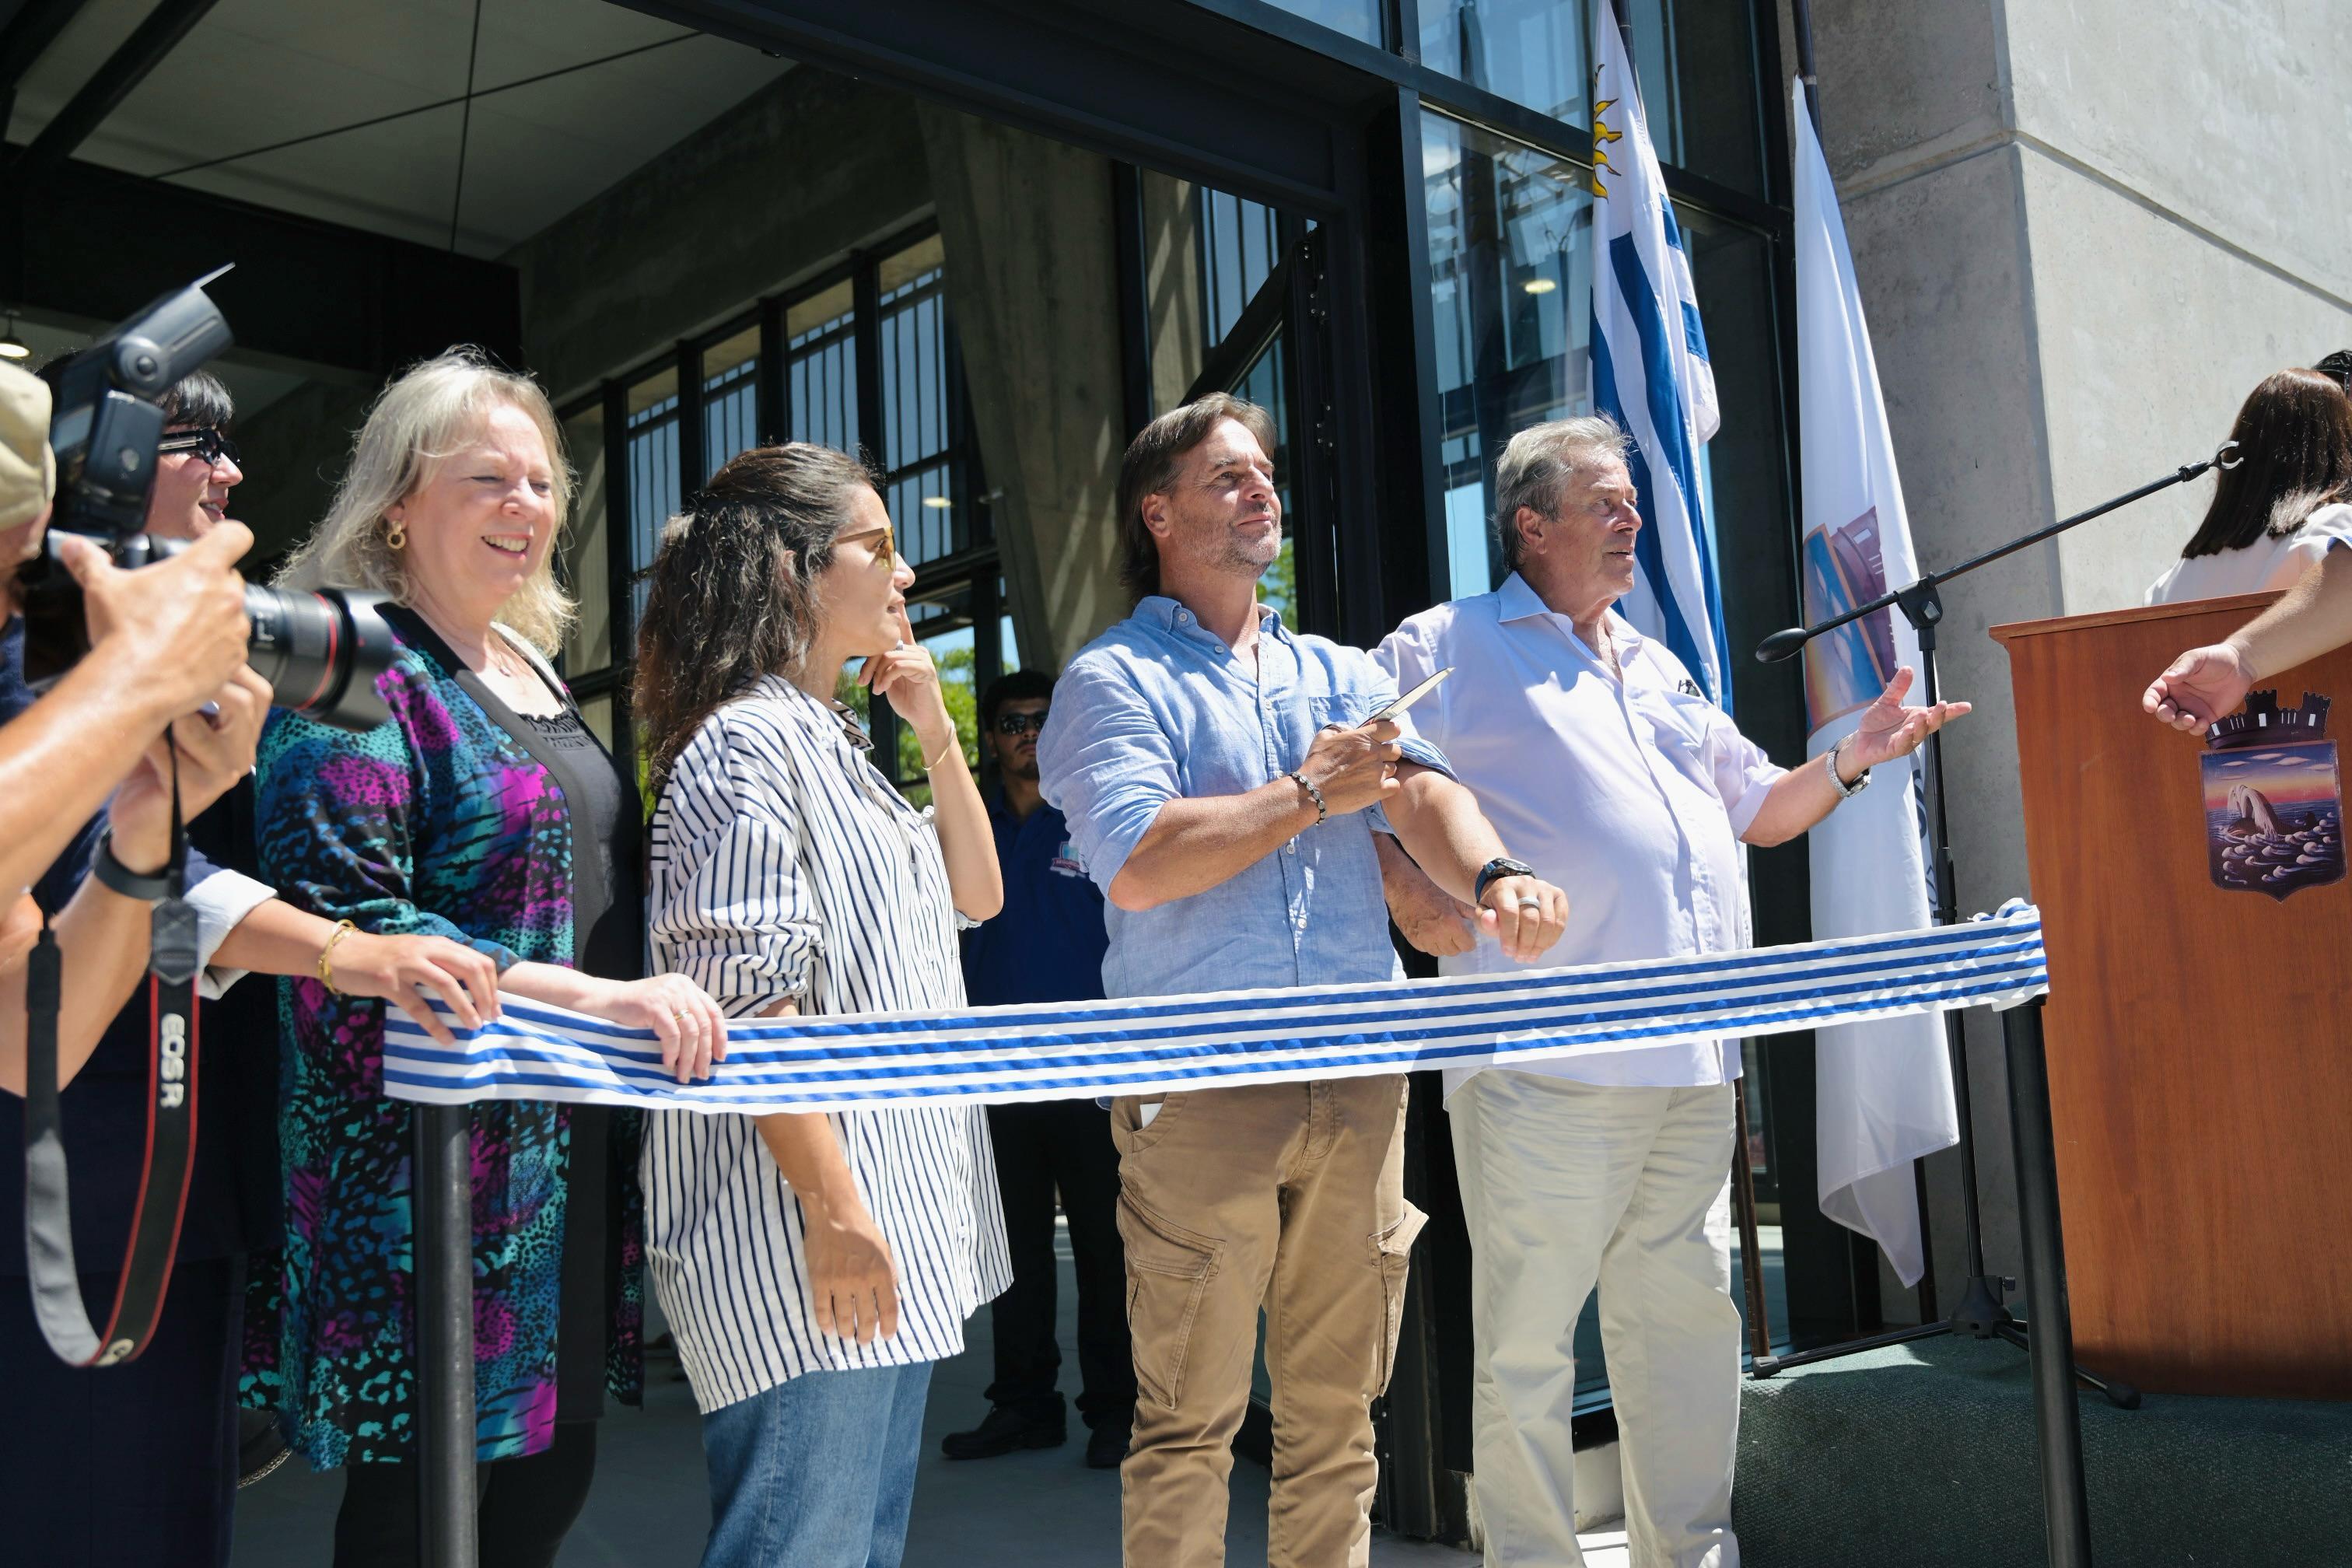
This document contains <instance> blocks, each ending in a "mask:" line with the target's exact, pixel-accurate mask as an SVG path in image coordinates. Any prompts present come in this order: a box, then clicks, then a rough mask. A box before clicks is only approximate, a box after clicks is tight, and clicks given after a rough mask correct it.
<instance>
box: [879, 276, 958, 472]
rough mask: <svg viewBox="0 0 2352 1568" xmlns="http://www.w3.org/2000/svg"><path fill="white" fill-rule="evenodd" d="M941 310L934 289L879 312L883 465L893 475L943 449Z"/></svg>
mask: <svg viewBox="0 0 2352 1568" xmlns="http://www.w3.org/2000/svg"><path fill="white" fill-rule="evenodd" d="M946 311H947V301H946V299H945V297H944V296H943V295H941V294H940V292H939V291H938V289H937V288H936V287H933V288H932V289H930V290H929V291H928V292H927V293H925V294H922V295H920V296H916V297H912V298H908V299H906V300H905V302H903V303H900V304H898V305H895V306H892V307H889V308H887V309H886V310H884V311H883V314H882V319H881V328H880V334H879V335H880V339H881V353H880V354H879V356H878V357H879V358H880V360H881V364H882V425H883V430H882V461H883V463H884V465H885V467H886V468H888V469H890V470H891V471H893V472H896V471H897V470H898V469H900V468H907V467H908V466H909V465H911V464H915V463H920V462H924V461H926V460H928V459H929V458H935V457H937V456H939V455H940V453H941V452H943V451H945V450H946V449H947V445H948V398H949V396H950V386H949V381H948V356H947V340H948V330H947V314H946Z"/></svg>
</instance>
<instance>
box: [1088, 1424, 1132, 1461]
mask: <svg viewBox="0 0 2352 1568" xmlns="http://www.w3.org/2000/svg"><path fill="white" fill-rule="evenodd" d="M1132 1435H1133V1434H1132V1431H1131V1429H1130V1428H1129V1426H1128V1425H1127V1423H1125V1422H1124V1421H1114V1422H1112V1423H1110V1424H1109V1425H1108V1426H1097V1427H1096V1428H1095V1429H1094V1430H1093V1431H1091V1432H1089V1433H1087V1468H1088V1469H1090V1470H1115V1469H1117V1468H1118V1467H1119V1466H1120V1464H1121V1463H1122V1462H1124V1461H1125V1460H1126V1458H1127V1446H1128V1442H1129V1438H1130V1437H1131V1436H1132Z"/></svg>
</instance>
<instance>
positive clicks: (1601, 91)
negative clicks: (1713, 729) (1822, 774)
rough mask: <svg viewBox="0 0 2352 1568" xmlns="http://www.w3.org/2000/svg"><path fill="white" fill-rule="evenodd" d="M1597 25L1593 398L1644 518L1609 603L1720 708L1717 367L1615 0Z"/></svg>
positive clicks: (1723, 691) (1726, 700)
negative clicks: (1713, 448)
mask: <svg viewBox="0 0 2352 1568" xmlns="http://www.w3.org/2000/svg"><path fill="white" fill-rule="evenodd" d="M1592 31H1593V39H1592V58H1593V59H1594V61H1595V62H1597V63H1596V64H1595V66H1594V68H1593V72H1592V79H1593V86H1592V192H1593V195H1592V355H1591V367H1592V406H1593V407H1594V408H1595V409H1597V410H1598V411H1600V412H1601V413H1603V414H1606V415H1608V416H1610V417H1611V418H1612V419H1614V420H1616V421H1617V423H1618V424H1620V425H1622V426H1624V427H1625V430H1626V432H1627V433H1628V434H1629V435H1631V436H1632V437H1633V454H1632V458H1631V461H1630V462H1629V463H1628V464H1627V467H1628V468H1631V469H1632V470H1633V488H1634V489H1635V491H1636V493H1637V495H1638V498H1639V502H1640V506H1641V510H1642V523H1643V527H1642V531H1641V533H1640V534H1639V535H1638V536H1636V537H1635V539H1634V542H1633V559H1634V565H1635V569H1636V576H1635V581H1634V584H1633V592H1632V593H1630V594H1628V595H1625V597H1624V598H1623V599H1622V600H1621V601H1620V602H1619V604H1618V605H1617V608H1618V611H1619V613H1621V614H1622V615H1623V616H1624V617H1625V618H1626V619H1627V620H1629V621H1631V622H1633V625H1634V626H1637V627H1639V628H1640V629H1641V630H1643V632H1646V633H1648V634H1649V635H1650V636H1652V637H1658V638H1660V639H1661V640H1663V641H1664V643H1665V645H1666V647H1668V648H1669V649H1670V650H1671V651H1672V652H1673V654H1674V656H1675V658H1678V659H1680V660H1682V662H1683V666H1684V668H1686V669H1688V670H1689V671H1690V672H1691V675H1692V677H1693V678H1694V679H1696V680H1697V681H1698V682H1699V683H1700V684H1701V685H1702V686H1704V687H1706V694H1707V696H1708V697H1709V698H1710V699H1712V700H1714V701H1716V702H1717V703H1719V704H1721V705H1722V706H1723V707H1725V708H1727V709H1728V708H1729V707H1730V706H1731V688H1730V683H1729V682H1728V681H1727V679H1725V655H1724V649H1725V647H1727V641H1726V638H1725V636H1724V630H1723V594H1722V591H1721V589H1720V588H1719V587H1718V585H1717V579H1716V573H1715V551H1714V547H1713V542H1712V541H1711V539H1710V537H1709V535H1708V532H1707V526H1706V494H1705V487H1704V486H1702V485H1701V484H1700V482H1699V472H1698V466H1699V451H1698V449H1699V446H1700V444H1701V443H1703V442H1705V441H1706V440H1707V439H1708V438H1709V437H1712V436H1713V435H1714V434H1715V432H1716V428H1717V426H1719V425H1720V424H1721V423H1722V416H1721V415H1720V414H1719V413H1718V412H1717V407H1716V399H1715V371H1714V369H1713V368H1712V367H1711V366H1710V365H1709V364H1708V363H1707V358H1706V331H1704V330H1702V329H1701V327H1700V325H1699V318H1698V296H1697V294H1696V291H1694V289H1692V287H1691V268H1690V257H1689V256H1688V254H1686V253H1685V251H1684V249H1683V236H1682V228H1681V226H1679V225H1677V224H1676V223H1675V209H1674V204H1673V203H1671V202H1669V201H1668V200H1667V199H1666V182H1665V177H1664V175H1663V174H1660V173H1659V171H1658V154H1657V150H1656V149H1655V148H1654V147H1653V146H1652V145H1651V144H1650V131H1649V124H1648V121H1645V120H1644V119H1643V115H1642V89H1641V85H1640V84H1639V83H1638V82H1637V81H1636V80H1635V79H1634V78H1633V66H1632V64H1631V63H1630V62H1629V61H1628V60H1627V59H1626V57H1625V40H1624V39H1623V37H1621V36H1620V35H1619V33H1618V31H1617V17H1616V15H1615V13H1614V11H1613V9H1612V6H1611V5H1610V3H1609V0H1601V3H1600V4H1599V5H1596V6H1594V7H1593V14H1592Z"/></svg>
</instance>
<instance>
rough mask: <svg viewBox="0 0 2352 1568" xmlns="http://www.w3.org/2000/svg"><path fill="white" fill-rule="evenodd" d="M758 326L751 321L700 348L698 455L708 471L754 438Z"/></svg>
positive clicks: (751, 443) (756, 426) (757, 420)
mask: <svg viewBox="0 0 2352 1568" xmlns="http://www.w3.org/2000/svg"><path fill="white" fill-rule="evenodd" d="M759 426H760V329H759V326H758V324H757V323H756V322H755V323H753V324H752V325H751V326H749V327H746V328H744V329H743V330H742V331H740V332H737V333H735V334H733V335H732V336H730V337H728V338H725V339H722V340H720V341H719V342H716V343H713V344H711V345H710V347H709V348H707V349H705V350H703V352H702V430H703V457H704V463H705V468H704V471H705V472H708V473H716V472H718V471H719V467H720V465H722V464H723V463H725V462H726V461H727V459H728V458H731V457H733V456H734V455H735V454H736V453H738V452H740V451H743V450H745V449H746V448H748V447H753V446H756V445H758V444H759V439H760V431H759Z"/></svg>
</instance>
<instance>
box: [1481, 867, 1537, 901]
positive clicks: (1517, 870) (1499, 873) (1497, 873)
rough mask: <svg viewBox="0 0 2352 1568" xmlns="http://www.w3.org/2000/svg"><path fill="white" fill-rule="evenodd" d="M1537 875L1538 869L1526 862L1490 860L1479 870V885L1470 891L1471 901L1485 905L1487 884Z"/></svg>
mask: <svg viewBox="0 0 2352 1568" xmlns="http://www.w3.org/2000/svg"><path fill="white" fill-rule="evenodd" d="M1535 874H1536V868H1534V867H1533V866H1530V865H1528V863H1527V862H1526V861H1524V860H1513V859H1509V858H1501V857H1498V858H1496V859H1493V860H1489V861H1487V862H1486V864H1485V865H1484V866H1481V867H1479V868H1478V881H1477V885H1476V886H1475V887H1474V888H1472V889H1470V901H1471V902H1472V903H1474V904H1483V903H1485V902H1486V884H1487V883H1489V882H1499V881H1501V880H1502V879H1504V878H1506V877H1532V876H1534V875H1535Z"/></svg>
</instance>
